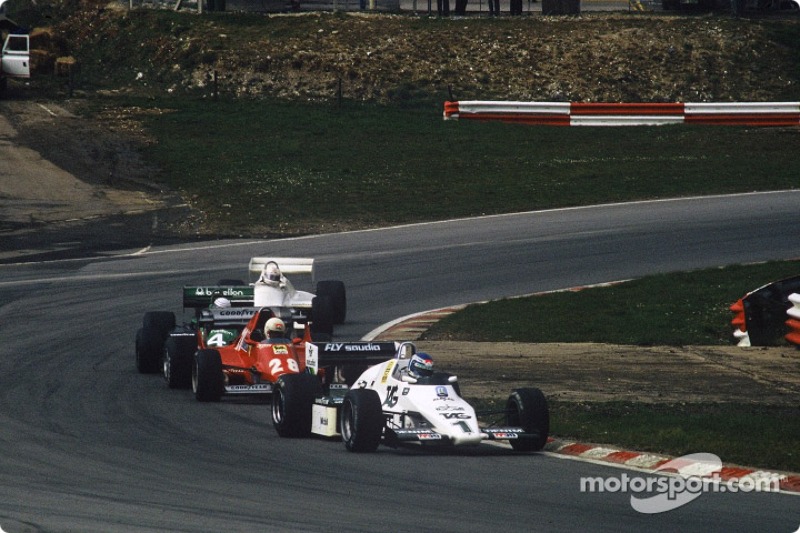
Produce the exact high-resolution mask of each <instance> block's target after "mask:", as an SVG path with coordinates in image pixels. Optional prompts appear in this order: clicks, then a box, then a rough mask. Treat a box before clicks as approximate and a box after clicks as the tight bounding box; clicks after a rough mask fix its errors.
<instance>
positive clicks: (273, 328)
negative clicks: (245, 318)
mask: <svg viewBox="0 0 800 533" xmlns="http://www.w3.org/2000/svg"><path fill="white" fill-rule="evenodd" d="M264 335H266V336H267V338H270V339H274V338H276V337H285V336H286V323H285V322H284V321H283V320H281V319H280V318H276V317H272V318H270V319H269V320H267V323H266V324H264Z"/></svg>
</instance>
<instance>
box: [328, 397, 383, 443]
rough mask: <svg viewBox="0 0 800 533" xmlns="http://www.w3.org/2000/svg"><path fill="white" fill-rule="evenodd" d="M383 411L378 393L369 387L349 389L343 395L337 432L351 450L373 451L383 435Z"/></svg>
mask: <svg viewBox="0 0 800 533" xmlns="http://www.w3.org/2000/svg"><path fill="white" fill-rule="evenodd" d="M383 426H384V419H383V412H382V410H381V400H380V397H378V393H377V392H375V391H374V390H370V389H351V390H350V391H348V393H347V395H346V396H345V397H344V402H343V403H342V410H341V415H340V421H339V432H340V433H341V434H342V441H344V445H345V447H346V448H347V449H348V450H349V451H351V452H360V453H363V452H374V451H375V450H377V449H378V445H379V444H380V443H381V436H382V435H383Z"/></svg>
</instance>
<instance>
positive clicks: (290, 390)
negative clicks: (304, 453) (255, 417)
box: [272, 372, 322, 438]
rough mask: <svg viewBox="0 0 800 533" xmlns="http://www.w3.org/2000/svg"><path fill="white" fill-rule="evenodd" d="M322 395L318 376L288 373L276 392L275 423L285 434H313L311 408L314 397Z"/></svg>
mask: <svg viewBox="0 0 800 533" xmlns="http://www.w3.org/2000/svg"><path fill="white" fill-rule="evenodd" d="M320 394H322V384H321V383H320V382H319V379H318V378H317V377H316V376H313V375H311V374H308V373H306V372H303V373H302V374H284V375H282V376H281V377H280V378H278V381H277V383H275V389H274V390H273V391H272V425H273V427H274V428H275V431H277V432H278V435H280V436H281V437H289V438H301V437H308V436H310V435H311V411H312V408H313V406H314V398H315V397H316V396H318V395H320Z"/></svg>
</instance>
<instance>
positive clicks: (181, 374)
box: [163, 336, 197, 389]
mask: <svg viewBox="0 0 800 533" xmlns="http://www.w3.org/2000/svg"><path fill="white" fill-rule="evenodd" d="M196 350H197V339H196V338H195V337H194V336H180V337H178V336H170V337H169V338H168V339H167V342H165V343H164V360H163V374H164V380H165V381H166V382H167V386H168V387H169V388H170V389H188V388H189V387H190V386H191V384H192V356H193V355H194V352H195V351H196Z"/></svg>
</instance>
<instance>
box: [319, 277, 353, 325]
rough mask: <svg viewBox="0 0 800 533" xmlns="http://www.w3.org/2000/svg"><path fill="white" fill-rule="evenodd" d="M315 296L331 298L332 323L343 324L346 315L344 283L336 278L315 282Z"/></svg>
mask: <svg viewBox="0 0 800 533" xmlns="http://www.w3.org/2000/svg"><path fill="white" fill-rule="evenodd" d="M317 296H325V297H328V298H330V299H331V302H332V305H333V323H334V324H344V321H345V318H346V317H347V293H346V292H345V289H344V283H343V282H341V281H338V280H328V281H319V282H317Z"/></svg>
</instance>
